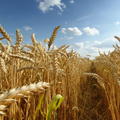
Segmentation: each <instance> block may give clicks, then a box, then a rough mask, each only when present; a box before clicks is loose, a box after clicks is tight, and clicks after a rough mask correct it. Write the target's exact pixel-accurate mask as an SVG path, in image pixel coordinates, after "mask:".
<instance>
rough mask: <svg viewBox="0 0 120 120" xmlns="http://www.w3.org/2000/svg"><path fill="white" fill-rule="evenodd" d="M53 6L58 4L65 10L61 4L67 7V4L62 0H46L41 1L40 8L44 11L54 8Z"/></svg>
mask: <svg viewBox="0 0 120 120" xmlns="http://www.w3.org/2000/svg"><path fill="white" fill-rule="evenodd" d="M53 6H57V7H58V8H59V9H60V10H61V11H63V9H62V8H61V6H62V7H63V8H66V5H65V4H64V3H61V0H44V2H39V9H40V10H42V11H43V12H44V13H45V12H46V11H48V10H53V8H52V7H53Z"/></svg>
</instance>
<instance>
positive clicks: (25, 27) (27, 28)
mask: <svg viewBox="0 0 120 120" xmlns="http://www.w3.org/2000/svg"><path fill="white" fill-rule="evenodd" d="M23 28H24V29H25V30H32V28H30V27H29V26H23Z"/></svg>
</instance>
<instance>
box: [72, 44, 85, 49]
mask: <svg viewBox="0 0 120 120" xmlns="http://www.w3.org/2000/svg"><path fill="white" fill-rule="evenodd" d="M83 44H84V43H83V42H80V43H74V47H75V48H76V49H82V48H83Z"/></svg>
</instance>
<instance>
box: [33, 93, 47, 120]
mask: <svg viewBox="0 0 120 120" xmlns="http://www.w3.org/2000/svg"><path fill="white" fill-rule="evenodd" d="M43 97H44V94H43V95H42V97H41V98H40V99H39V102H38V106H37V108H36V111H35V115H34V120H35V118H36V116H37V112H38V110H40V112H41V114H42V115H43V116H44V117H45V114H44V113H43V112H42V111H41V103H42V100H43Z"/></svg>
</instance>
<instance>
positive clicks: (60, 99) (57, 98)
mask: <svg viewBox="0 0 120 120" xmlns="http://www.w3.org/2000/svg"><path fill="white" fill-rule="evenodd" d="M58 100H59V102H58ZM62 101H63V97H62V96H61V95H60V94H58V95H56V96H55V97H54V98H53V100H52V101H51V103H50V105H49V108H48V112H47V116H46V120H50V118H51V112H52V110H53V109H55V110H57V108H58V107H59V106H60V104H61V103H62ZM57 102H58V105H57V107H55V106H56V103H57Z"/></svg>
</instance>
